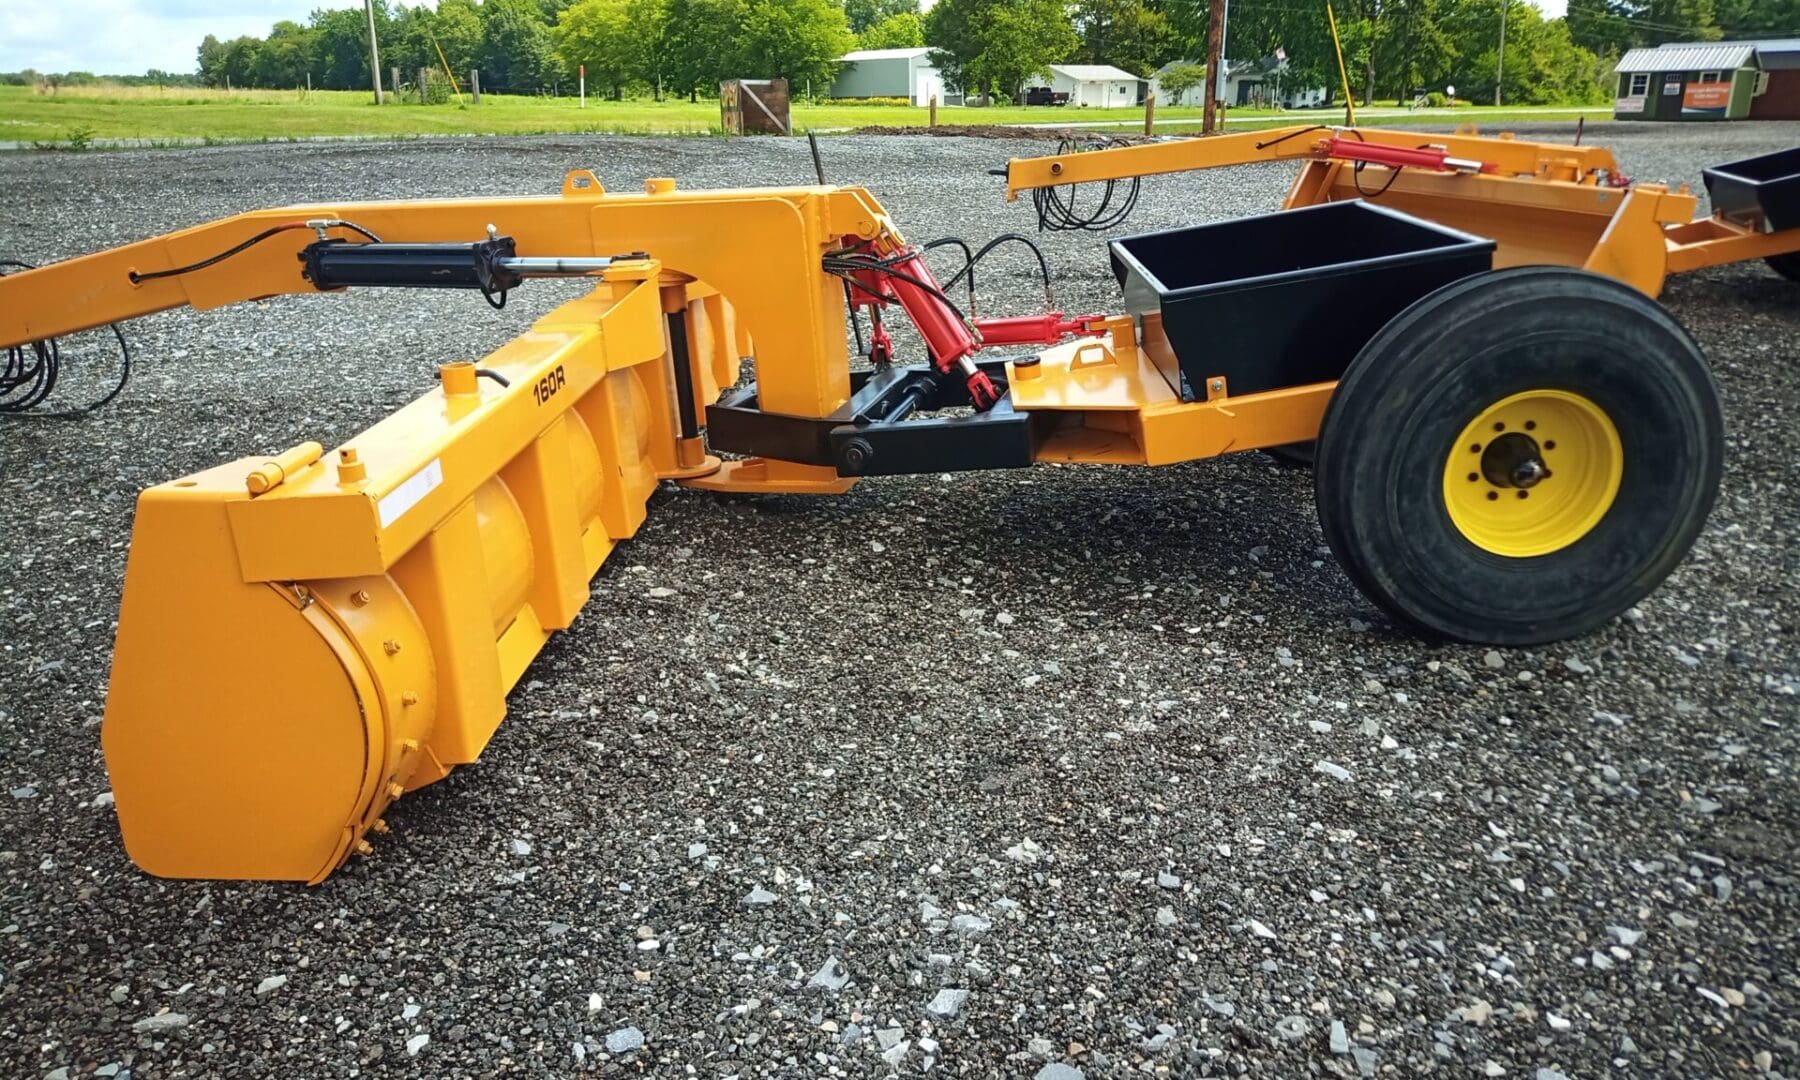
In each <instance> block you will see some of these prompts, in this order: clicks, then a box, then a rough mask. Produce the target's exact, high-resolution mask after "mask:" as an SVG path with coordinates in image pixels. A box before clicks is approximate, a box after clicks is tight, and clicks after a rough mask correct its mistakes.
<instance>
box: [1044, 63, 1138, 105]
mask: <svg viewBox="0 0 1800 1080" xmlns="http://www.w3.org/2000/svg"><path fill="white" fill-rule="evenodd" d="M1142 82H1143V80H1142V79H1139V78H1138V77H1137V76H1136V75H1133V74H1132V73H1131V72H1129V71H1123V70H1120V69H1119V68H1116V67H1113V66H1112V65H1111V64H1051V65H1050V78H1049V79H1048V80H1046V79H1045V78H1044V77H1043V76H1041V75H1039V76H1036V77H1034V78H1033V79H1032V80H1031V81H1030V82H1028V83H1026V84H1025V85H1026V86H1048V87H1049V88H1050V91H1051V92H1052V93H1056V94H1067V95H1069V104H1071V105H1078V106H1079V105H1085V106H1088V107H1090V108H1096V109H1100V108H1106V107H1108V106H1111V107H1114V108H1117V107H1118V106H1121V105H1136V104H1137V103H1138V101H1139V99H1140V97H1141V95H1140V94H1139V93H1138V87H1139V86H1140V84H1142Z"/></svg>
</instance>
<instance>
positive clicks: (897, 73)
mask: <svg viewBox="0 0 1800 1080" xmlns="http://www.w3.org/2000/svg"><path fill="white" fill-rule="evenodd" d="M838 63H839V64H841V65H842V66H841V67H840V68H839V69H838V77H837V81H835V82H833V83H832V84H831V96H832V97H834V98H906V99H908V100H909V101H911V102H912V103H913V104H914V105H929V104H931V99H932V98H933V97H936V98H937V99H938V103H939V104H942V105H956V104H961V102H962V96H961V95H960V94H947V93H946V92H945V90H944V77H943V76H942V75H941V74H939V73H938V69H937V68H936V67H935V66H934V65H933V64H932V63H931V50H930V49H928V48H917V49H858V50H857V51H855V52H851V53H845V54H844V55H843V56H840V57H838ZM952 98H954V100H952Z"/></svg>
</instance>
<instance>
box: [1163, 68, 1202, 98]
mask: <svg viewBox="0 0 1800 1080" xmlns="http://www.w3.org/2000/svg"><path fill="white" fill-rule="evenodd" d="M1205 81H1206V65H1205V64H1171V65H1169V69H1168V70H1167V71H1164V72H1163V73H1162V74H1161V75H1158V76H1157V77H1156V84H1157V85H1158V86H1159V87H1161V88H1162V96H1165V97H1167V98H1168V99H1169V100H1170V101H1176V100H1178V99H1180V97H1181V95H1183V94H1185V93H1187V92H1188V91H1189V90H1192V89H1193V88H1194V87H1196V86H1199V85H1200V84H1201V83H1203V82H1205Z"/></svg>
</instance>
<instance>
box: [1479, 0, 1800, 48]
mask: <svg viewBox="0 0 1800 1080" xmlns="http://www.w3.org/2000/svg"><path fill="white" fill-rule="evenodd" d="M1739 2H1742V0H1569V11H1568V16H1567V21H1568V23H1569V33H1570V37H1571V40H1573V41H1574V43H1575V44H1576V45H1579V46H1581V47H1582V48H1585V49H1588V50H1589V51H1591V52H1596V53H1614V52H1620V51H1623V50H1625V49H1630V48H1634V47H1637V46H1640V45H1660V44H1662V43H1663V42H1665V41H1716V40H1718V38H1719V37H1720V36H1721V35H1722V31H1721V30H1720V26H1721V20H1720V19H1719V18H1718V17H1717V15H1718V13H1717V12H1716V11H1715V10H1714V8H1715V4H1716V3H1718V4H1724V5H1726V6H1728V7H1729V6H1730V5H1732V4H1733V3H1739ZM1791 2H1792V0H1748V3H1745V4H1744V7H1746V8H1749V9H1755V10H1758V11H1765V10H1769V9H1772V8H1780V7H1782V6H1787V5H1790V4H1791ZM1733 10H1734V11H1735V10H1736V9H1733ZM1723 25H1730V24H1729V23H1724V24H1723ZM1507 29H1508V30H1509V31H1510V30H1511V29H1512V24H1511V23H1510V22H1509V23H1507ZM1508 51H1509V52H1510V51H1511V50H1510V49H1509V50H1508Z"/></svg>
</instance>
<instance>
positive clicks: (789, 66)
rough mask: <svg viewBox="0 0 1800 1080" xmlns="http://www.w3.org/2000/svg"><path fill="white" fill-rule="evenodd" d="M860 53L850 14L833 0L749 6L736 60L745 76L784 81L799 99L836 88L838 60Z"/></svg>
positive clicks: (764, 0) (760, 0)
mask: <svg viewBox="0 0 1800 1080" xmlns="http://www.w3.org/2000/svg"><path fill="white" fill-rule="evenodd" d="M855 47H856V38H855V37H854V36H853V35H852V34H851V33H850V27H849V25H848V24H847V23H846V22H845V20H844V9H843V8H840V7H838V6H837V5H836V4H834V3H832V2H831V0H749V3H748V4H746V5H745V9H744V21H743V23H742V25H741V29H740V30H739V40H738V52H737V56H736V60H737V62H738V63H739V64H741V65H743V67H742V72H741V74H743V75H744V76H746V77H751V78H759V79H760V78H773V77H780V78H784V79H786V80H787V81H788V88H789V91H790V92H791V93H794V94H796V95H797V94H799V93H801V92H802V89H803V88H804V87H806V86H809V85H811V86H816V87H818V88H819V89H821V90H823V89H824V88H825V87H828V86H830V85H831V81H832V80H833V79H834V78H836V77H837V60H838V57H840V56H842V55H844V54H845V53H847V52H849V51H850V50H851V49H854V48H855Z"/></svg>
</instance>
